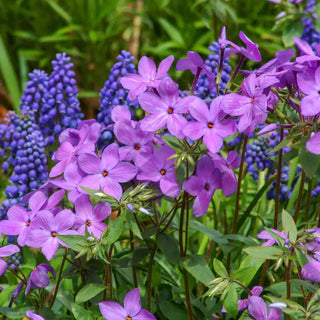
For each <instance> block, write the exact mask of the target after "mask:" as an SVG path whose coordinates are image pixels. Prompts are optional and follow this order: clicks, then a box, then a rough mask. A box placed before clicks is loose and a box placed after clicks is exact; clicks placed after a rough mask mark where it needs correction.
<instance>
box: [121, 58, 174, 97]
mask: <svg viewBox="0 0 320 320" xmlns="http://www.w3.org/2000/svg"><path fill="white" fill-rule="evenodd" d="M173 60H174V57H173V56H172V55H171V56H169V57H167V58H166V59H164V60H162V61H161V63H160V64H159V68H158V71H157V67H156V64H155V63H154V62H153V61H152V60H151V59H150V58H148V57H142V58H141V59H140V61H139V64H138V73H139V74H129V75H127V76H125V77H123V78H121V80H120V82H121V84H122V86H123V87H124V88H125V89H128V90H129V94H128V98H129V99H130V100H131V101H133V100H135V99H136V98H137V97H138V96H139V95H140V94H142V93H143V92H145V91H146V90H147V89H148V88H158V86H159V83H160V80H161V79H163V77H164V76H165V75H166V74H167V72H168V71H169V69H170V67H171V64H172V62H173Z"/></svg>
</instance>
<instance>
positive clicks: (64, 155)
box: [49, 122, 101, 178]
mask: <svg viewBox="0 0 320 320" xmlns="http://www.w3.org/2000/svg"><path fill="white" fill-rule="evenodd" d="M100 128H101V124H100V123H98V122H94V123H93V124H91V125H88V124H86V125H83V126H80V129H79V130H77V129H72V128H69V129H66V130H64V131H63V132H62V133H61V134H60V136H59V142H60V143H61V145H60V146H59V148H58V149H57V151H56V152H55V153H54V155H53V157H52V159H53V160H54V161H56V162H58V163H57V164H56V165H55V166H54V167H53V168H52V169H51V171H50V175H49V176H50V177H51V178H52V177H56V176H58V175H60V174H61V173H63V172H64V170H65V169H66V167H67V166H68V164H69V163H71V162H75V161H76V160H77V158H78V156H79V155H80V154H82V153H94V151H95V143H96V141H97V140H98V138H99V135H100Z"/></svg>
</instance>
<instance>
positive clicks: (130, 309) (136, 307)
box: [99, 288, 156, 320]
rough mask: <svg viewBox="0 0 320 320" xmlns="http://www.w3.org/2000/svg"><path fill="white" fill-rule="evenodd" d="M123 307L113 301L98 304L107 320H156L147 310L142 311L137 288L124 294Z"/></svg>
mask: <svg viewBox="0 0 320 320" xmlns="http://www.w3.org/2000/svg"><path fill="white" fill-rule="evenodd" d="M123 305H124V306H122V305H121V304H119V303H117V302H113V301H105V302H100V303H99V308H100V312H101V314H102V315H103V316H104V317H105V319H107V320H129V319H130V320H156V317H155V316H154V315H153V314H151V313H150V312H149V311H148V310H145V309H142V306H141V300H140V291H139V289H138V288H136V289H133V290H131V291H129V292H128V293H127V294H126V296H125V297H124V301H123Z"/></svg>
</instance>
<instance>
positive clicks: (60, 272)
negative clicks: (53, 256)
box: [50, 248, 69, 308]
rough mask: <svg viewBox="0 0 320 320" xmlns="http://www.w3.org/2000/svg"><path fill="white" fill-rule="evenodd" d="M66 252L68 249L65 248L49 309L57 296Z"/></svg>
mask: <svg viewBox="0 0 320 320" xmlns="http://www.w3.org/2000/svg"><path fill="white" fill-rule="evenodd" d="M68 251H69V249H68V248H66V252H65V254H64V256H63V259H62V262H61V267H60V270H59V275H58V281H57V285H56V287H55V291H54V294H53V298H52V300H51V303H50V308H52V306H53V304H54V302H55V300H56V297H57V294H58V289H59V285H60V283H61V281H62V271H63V267H64V263H65V262H66V258H67V254H68Z"/></svg>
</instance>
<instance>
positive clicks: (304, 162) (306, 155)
mask: <svg viewBox="0 0 320 320" xmlns="http://www.w3.org/2000/svg"><path fill="white" fill-rule="evenodd" d="M299 163H300V164H301V166H302V169H303V170H304V171H305V173H306V175H307V176H308V177H313V176H314V175H315V174H316V172H317V170H318V168H319V165H320V155H316V154H313V153H310V152H309V151H307V150H306V149H302V150H301V152H300V155H299Z"/></svg>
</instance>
